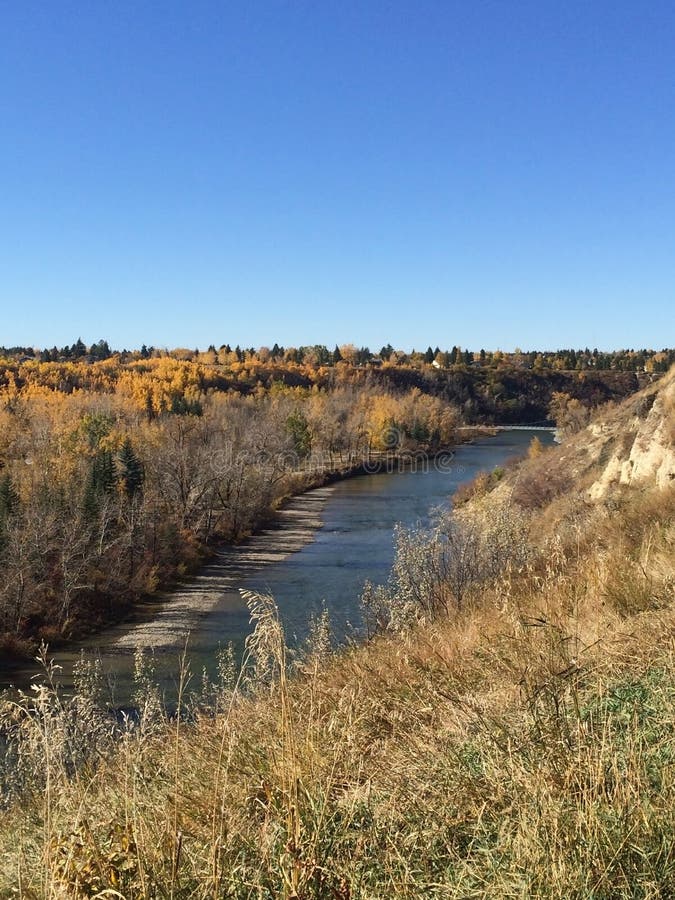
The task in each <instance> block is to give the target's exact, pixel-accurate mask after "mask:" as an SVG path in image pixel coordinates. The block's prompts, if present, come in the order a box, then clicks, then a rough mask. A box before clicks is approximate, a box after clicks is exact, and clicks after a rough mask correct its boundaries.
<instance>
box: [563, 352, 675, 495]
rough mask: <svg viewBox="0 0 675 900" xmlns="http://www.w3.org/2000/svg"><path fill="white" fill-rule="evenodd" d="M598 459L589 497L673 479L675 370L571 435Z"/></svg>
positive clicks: (663, 485) (660, 484)
mask: <svg viewBox="0 0 675 900" xmlns="http://www.w3.org/2000/svg"><path fill="white" fill-rule="evenodd" d="M584 440H585V443H586V449H587V451H588V452H590V453H591V455H592V456H594V457H595V458H596V460H597V463H596V466H597V468H598V469H599V470H600V474H599V476H598V477H596V479H595V480H594V481H593V483H592V484H591V486H590V488H589V495H590V496H591V498H592V499H600V498H601V497H604V496H605V495H606V494H607V493H608V492H609V491H611V490H612V488H613V487H615V486H618V485H630V486H642V485H644V486H654V485H656V486H657V487H665V486H666V485H667V484H670V482H671V481H673V480H675V370H671V371H670V372H669V373H668V374H667V375H666V376H664V378H662V379H661V380H660V381H659V382H658V383H657V384H656V385H654V386H652V387H650V388H647V389H646V390H645V391H642V392H641V393H640V394H638V395H637V396H636V397H634V398H632V399H631V400H630V401H627V403H625V404H624V405H622V407H621V408H620V409H619V410H617V411H616V412H615V413H614V414H612V415H610V416H609V417H607V418H606V419H604V420H601V421H599V422H595V423H593V424H591V425H590V426H589V427H588V428H587V429H586V430H585V432H582V433H580V434H579V435H576V436H575V443H576V442H577V441H579V442H584Z"/></svg>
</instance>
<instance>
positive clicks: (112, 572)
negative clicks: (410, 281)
mask: <svg viewBox="0 0 675 900" xmlns="http://www.w3.org/2000/svg"><path fill="white" fill-rule="evenodd" d="M383 350H384V351H385V352H384V354H383V355H380V356H379V357H377V358H373V354H371V353H370V352H369V351H368V352H367V353H366V352H365V350H364V352H360V351H359V352H357V351H356V349H355V348H353V347H350V346H343V347H342V348H341V349H340V348H336V349H335V351H332V352H331V353H329V352H328V351H327V350H326V348H317V347H314V348H301V350H295V351H293V352H291V351H289V350H284V349H283V348H279V347H275V348H272V350H267V349H266V348H262V349H260V350H258V351H253V350H250V351H242V350H240V349H239V348H235V350H232V349H231V348H228V347H226V346H224V347H221V348H220V350H219V351H215V348H212V349H210V350H208V351H206V352H204V353H200V352H198V351H194V352H193V351H180V350H177V351H171V352H166V351H164V352H160V351H156V350H153V349H148V348H143V349H142V350H141V351H139V352H137V353H128V352H126V351H124V352H122V353H114V352H113V351H112V350H111V349H110V347H109V346H108V345H107V343H106V342H105V341H99V342H98V344H94V345H92V346H91V347H88V348H87V347H86V346H85V345H84V344H83V343H82V342H81V341H78V342H76V343H75V344H73V345H72V347H65V348H61V350H58V349H57V348H54V350H52V351H43V352H39V353H36V352H35V351H31V350H26V348H13V350H11V351H6V354H7V357H6V359H5V360H4V362H3V363H2V365H1V366H0V566H1V568H2V571H3V579H2V583H1V584H0V644H1V646H2V649H3V652H4V654H5V657H6V658H7V657H8V656H11V655H20V654H24V655H25V654H26V653H31V652H34V650H35V648H36V646H37V642H38V641H40V640H46V641H48V642H51V643H54V642H56V641H59V640H64V639H69V638H72V637H74V636H77V635H78V634H81V633H83V632H85V631H87V630H91V629H95V628H96V627H98V626H100V625H101V624H103V623H106V622H110V621H114V620H117V619H119V618H121V617H123V616H124V615H125V614H127V612H128V611H129V609H130V607H131V606H132V605H133V604H134V603H135V602H136V601H137V600H138V598H140V597H142V596H143V595H147V594H151V593H153V592H154V591H156V590H157V589H158V588H160V587H162V586H164V585H169V584H171V583H173V582H175V580H176V579H178V578H180V577H182V576H184V575H186V574H188V573H190V572H191V571H193V570H194V569H195V568H196V567H197V566H198V565H199V563H200V562H201V561H202V560H203V559H204V558H205V556H206V555H207V554H208V548H209V546H210V545H211V544H212V542H214V541H219V540H228V541H232V540H239V539H241V538H242V537H243V536H245V535H247V534H249V533H250V532H251V531H252V530H253V529H255V528H256V527H258V526H259V525H260V524H261V523H262V522H264V521H265V520H266V518H267V517H269V515H270V514H271V513H272V512H273V510H274V509H275V507H277V506H278V504H279V503H281V502H282V501H283V499H284V498H285V497H287V496H289V495H290V494H292V493H295V492H297V491H299V490H303V489H304V488H307V487H309V486H312V485H315V484H320V483H321V482H322V480H323V479H324V478H326V477H331V476H333V475H335V474H341V473H345V472H349V471H352V470H354V469H355V468H358V466H359V465H360V464H361V463H362V462H363V461H364V460H365V461H368V460H371V459H372V457H373V455H374V454H375V455H376V454H382V453H386V452H390V453H397V452H406V451H418V452H425V453H433V452H436V451H437V450H439V449H442V448H446V447H448V446H449V445H451V444H452V443H453V442H454V441H455V440H457V437H458V427H459V426H461V425H466V424H476V423H481V422H493V423H498V422H513V421H518V420H522V421H525V422H528V421H529V422H531V421H536V420H544V419H546V417H548V416H549V415H551V414H552V413H551V410H553V414H554V415H556V416H558V417H559V418H560V421H561V422H562V421H563V419H564V420H565V421H566V422H574V423H576V427H581V425H582V424H585V422H586V421H587V419H588V416H589V415H590V410H591V409H592V408H594V407H596V406H598V405H599V404H601V403H603V402H606V401H607V400H610V399H615V400H616V399H620V398H621V397H623V396H626V395H627V394H629V393H631V392H632V391H634V390H636V389H637V388H638V386H639V383H640V379H644V378H647V377H655V376H652V375H650V376H647V375H645V373H644V371H643V372H642V373H641V374H640V375H638V374H636V372H635V371H634V370H635V368H636V365H637V362H640V363H644V365H641V366H637V367H638V368H642V369H644V368H645V366H646V362H647V361H649V360H656V363H657V364H658V365H661V362H662V361H663V360H665V359H667V358H669V357H668V352H667V351H663V353H664V354H665V356H664V355H663V354H662V355H659V354H653V355H652V356H649V360H648V359H647V357H645V358H644V359H643V358H642V357H640V359H639V360H638V361H637V362H636V360H635V359H634V360H633V363H635V364H636V365H634V366H633V370H631V371H628V370H627V369H624V368H623V363H622V364H621V366H619V362H620V361H621V360H624V359H625V357H624V356H612V357H611V359H610V357H609V356H608V357H607V360H605V359H604V356H602V355H598V354H596V355H594V354H593V353H590V351H589V354H590V355H589V357H588V360H587V362H588V365H585V364H584V366H585V367H583V366H581V367H580V368H578V369H575V371H573V372H569V371H563V370H562V369H561V368H560V367H559V366H556V367H554V368H553V369H551V370H549V371H544V367H542V366H541V365H537V366H535V365H534V363H532V365H531V366H530V363H529V357H528V358H527V359H525V356H522V358H521V357H517V358H516V356H515V355H513V354H512V355H509V356H508V357H507V356H506V355H504V354H489V355H488V354H482V355H481V354H477V355H475V354H474V355H471V354H468V353H467V352H466V351H464V352H460V351H459V349H458V348H453V351H451V352H449V354H446V355H447V356H448V359H445V357H444V358H443V359H442V360H441V361H440V362H439V361H438V360H437V359H436V356H437V354H436V355H435V354H434V353H433V352H432V354H431V355H432V357H433V358H432V359H431V362H429V361H428V356H429V354H428V353H427V354H422V355H421V356H420V357H419V358H418V356H416V355H415V354H410V355H401V354H397V353H395V351H393V349H392V350H391V352H389V351H388V350H387V348H383ZM439 352H440V351H439ZM469 356H471V359H469ZM583 358H584V359H585V358H586V357H585V356H584V357H583ZM574 359H575V365H576V362H578V361H579V359H580V357H579V355H578V354H576V352H575V357H574ZM608 360H609V361H610V362H611V363H612V364H613V365H615V369H613V370H611V371H607V372H600V371H596V370H595V368H597V366H598V365H600V364H610V362H608ZM591 362H593V364H592V365H591ZM446 364H447V365H446ZM655 365H656V364H655ZM594 367H595V368H594ZM652 368H654V366H652ZM551 404H553V406H552V405H551ZM556 404H557V405H556Z"/></svg>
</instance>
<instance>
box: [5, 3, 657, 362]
mask: <svg viewBox="0 0 675 900" xmlns="http://www.w3.org/2000/svg"><path fill="white" fill-rule="evenodd" d="M0 127H1V129H2V132H1V136H0V312H1V317H0V323H1V326H0V344H5V345H12V344H27V345H36V346H45V345H48V346H51V345H52V344H55V343H56V344H58V345H61V344H63V343H72V341H74V340H75V339H76V338H77V337H78V335H81V336H82V338H83V340H85V342H87V343H90V342H92V341H95V340H98V339H99V338H101V337H105V338H107V339H108V340H109V341H110V342H111V344H113V345H114V346H117V347H121V346H126V347H129V348H131V347H138V346H140V344H141V343H143V342H145V343H147V344H154V345H155V346H188V347H195V346H200V347H205V346H207V345H208V344H210V343H215V344H216V345H219V344H221V343H226V342H229V343H231V344H233V345H234V344H237V343H239V344H241V345H245V346H248V345H254V346H259V345H262V344H268V345H271V344H273V343H274V342H275V341H277V342H278V343H280V344H285V345H287V346H288V345H299V344H304V343H315V342H316V343H327V344H331V345H332V344H333V343H335V342H338V343H344V342H348V341H350V342H354V343H356V344H359V345H364V344H367V345H369V346H370V347H371V348H372V349H379V347H380V346H381V345H382V344H383V343H386V342H387V341H391V342H392V343H393V344H394V345H395V346H400V347H404V348H408V349H409V348H411V347H413V346H414V347H416V348H424V347H426V346H427V345H428V344H432V345H434V346H435V345H436V344H438V345H440V346H441V347H445V346H452V345H453V344H460V345H461V346H463V347H469V348H472V349H478V348H479V347H481V346H483V347H486V348H493V349H494V348H496V347H500V348H502V349H513V348H514V347H515V346H521V347H523V348H530V347H535V346H536V347H547V348H555V347H566V346H570V345H572V346H586V345H588V346H590V347H594V346H598V347H603V348H620V347H638V346H640V347H641V346H647V347H662V346H667V345H670V346H673V345H674V344H675V327H674V323H675V314H674V310H675V302H674V295H675V6H673V4H672V2H662V0H651V2H649V3H645V2H641V0H633V2H622V0H612V2H608V0H591V2H589V0H584V2H579V0H565V2H561V0H532V2H519V0H513V2H511V0H493V2H484V0H462V2H453V0H438V2H429V0H410V2H400V0H389V2H384V0H314V2H309V0H296V2H291V0H285V2H282V0H264V2H262V0H261V2H255V0H246V2H225V0H222V2H206V0H190V2H188V0H184V2H180V3H178V2H172V0H163V2H161V3H160V2H142V3H138V2H127V0H115V2H114V3H110V2H103V0H99V2H95V0H79V2H61V0H48V2H45V0H42V2H15V0H0Z"/></svg>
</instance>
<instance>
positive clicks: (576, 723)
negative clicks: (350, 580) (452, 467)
mask: <svg viewBox="0 0 675 900" xmlns="http://www.w3.org/2000/svg"><path fill="white" fill-rule="evenodd" d="M674 392H675V373H671V374H670V375H668V376H667V377H666V379H665V380H664V382H663V383H662V385H661V386H660V387H659V388H656V387H654V388H652V389H650V390H649V391H647V392H645V393H643V394H642V395H639V396H638V397H636V398H635V399H634V400H633V401H630V402H629V403H628V404H626V405H624V406H622V407H620V408H618V409H614V410H612V411H611V412H610V413H609V414H608V416H607V417H606V418H604V419H603V418H598V419H596V421H595V422H593V423H592V425H591V426H590V428H588V429H585V430H583V431H579V432H578V433H577V434H576V435H575V436H574V437H572V438H570V439H569V441H568V442H566V443H564V444H563V445H562V446H561V447H558V448H553V449H549V450H544V449H542V448H541V447H538V448H537V447H535V448H534V449H533V451H532V453H531V454H530V458H529V459H527V460H525V461H523V462H522V463H520V464H518V465H517V466H514V467H512V468H511V469H510V470H508V471H506V472H505V473H503V474H502V475H501V476H500V477H498V478H495V479H490V478H486V479H484V480H483V481H482V482H481V483H480V484H479V485H477V486H476V488H475V490H474V492H473V496H472V498H471V499H470V500H468V501H467V502H466V503H465V504H464V505H463V506H462V507H461V509H460V510H459V512H458V513H456V514H454V515H452V514H449V513H447V512H446V513H443V514H442V515H440V517H439V519H438V522H437V525H436V527H435V528H433V529H432V530H431V531H429V532H428V533H422V532H419V531H412V532H405V533H401V534H400V535H399V540H398V551H397V557H396V562H395V565H394V568H393V570H392V575H391V578H390V580H389V582H388V584H387V585H386V586H384V588H382V589H380V590H379V592H378V589H377V588H372V589H370V592H368V591H367V592H366V595H367V596H366V600H367V601H368V605H369V608H371V609H373V608H374V609H375V610H378V611H380V612H382V610H384V609H385V608H387V607H388V608H389V609H390V610H392V611H393V614H392V615H390V616H389V617H388V618H387V617H386V616H384V617H383V616H380V617H379V619H378V620H377V621H376V622H375V624H376V626H377V627H376V629H375V633H374V635H373V637H372V639H371V640H370V641H369V642H368V643H367V644H366V645H365V646H361V647H352V648H349V649H346V650H344V651H342V652H341V653H339V654H337V655H331V654H330V653H329V652H328V648H329V645H328V642H327V639H326V628H327V626H326V622H325V621H323V620H322V621H319V622H317V623H315V627H314V629H313V631H312V637H311V638H310V641H309V643H308V646H307V647H306V648H305V650H304V653H303V654H301V655H296V656H291V654H290V652H289V651H288V650H287V648H286V645H285V641H284V636H283V629H282V628H281V625H280V623H279V620H278V618H277V615H276V611H275V608H274V603H273V601H272V599H271V598H267V597H260V596H251V597H249V603H250V609H251V617H252V625H253V626H254V631H253V633H252V636H251V638H250V639H249V641H248V645H247V648H248V656H247V665H246V667H245V669H244V670H243V672H242V674H241V675H240V676H239V677H237V674H236V671H235V669H234V668H233V665H232V661H231V659H229V658H228V657H227V655H226V654H225V655H224V656H223V658H222V660H221V667H220V678H219V679H218V682H217V683H216V684H209V683H208V682H204V683H200V684H195V680H194V679H193V681H192V687H193V688H194V689H195V695H194V696H193V698H192V699H191V700H189V699H188V695H189V693H190V680H189V676H188V668H187V664H186V663H184V665H183V679H182V683H183V685H184V688H183V690H182V691H181V700H180V702H179V707H178V711H177V712H176V711H174V714H173V715H172V716H171V717H167V716H166V715H165V714H164V713H163V711H162V707H161V703H160V700H159V698H158V696H157V692H156V689H155V688H154V686H153V683H152V678H151V672H150V671H149V668H148V661H147V660H145V661H144V660H143V659H142V658H139V660H138V667H137V684H138V697H137V702H136V706H137V713H138V715H134V717H133V720H128V721H127V722H126V723H122V724H120V723H119V722H117V723H113V722H111V720H110V719H109V718H107V717H106V716H105V715H104V714H103V713H102V712H101V710H100V709H99V707H98V706H97V704H96V702H95V701H96V697H97V695H98V693H99V690H100V679H99V675H98V673H97V669H96V664H95V663H94V662H86V661H83V663H82V666H81V669H80V673H79V691H78V694H77V696H76V697H75V698H73V699H70V700H61V699H59V696H58V693H57V691H56V689H55V688H54V687H53V686H51V687H50V686H49V685H46V686H43V687H40V688H39V689H38V690H36V691H35V692H34V696H31V697H26V698H23V699H22V700H20V701H19V702H18V703H15V702H12V703H6V704H5V705H4V707H3V710H2V722H3V735H4V742H5V743H4V747H5V757H4V758H5V760H6V761H7V764H6V766H5V769H4V772H3V789H4V800H5V807H6V808H5V811H4V813H3V814H2V829H1V831H0V835H1V837H0V883H2V884H3V885H5V886H6V887H5V891H6V893H7V895H8V896H17V897H26V898H28V897H52V898H56V897H74V898H79V897H92V896H121V897H125V898H150V897H176V898H178V897H180V898H187V897H190V898H207V897H213V898H215V897H224V896H227V897H242V898H244V897H247V898H248V897H269V898H273V897H287V898H292V897H294V898H345V900H346V898H384V897H410V898H417V897H439V898H441V897H443V898H447V897H458V898H459V897H462V898H464V897H513V898H516V897H549V898H559V900H563V898H587V897H594V898H617V897H626V898H628V897H631V898H636V897H643V898H647V897H668V896H671V895H673V893H675V855H674V852H673V846H674V842H673V837H674V835H675V782H674V775H675V749H674V747H673V708H674V706H675V703H674V701H675V657H674V655H673V651H674V649H675V479H673V474H675V471H674V466H673V463H674V456H673V443H674V440H675V401H674V399H673V398H674ZM650 436H651V437H650ZM631 460H632V465H628V463H629V462H630V461H631ZM546 472H558V473H560V480H559V482H558V486H557V488H556V490H555V491H552V492H542V491H541V490H540V487H541V485H542V483H543V482H544V481H545V473H546ZM608 473H609V474H608ZM563 476H564V477H563ZM490 560H494V561H495V565H494V568H490V567H489V565H488V563H489V562H490ZM374 595H376V597H375V599H376V600H377V603H376V604H375V605H374V606H373V603H372V600H373V597H374ZM197 681H198V679H197ZM200 697H201V698H203V699H202V700H200ZM113 731H116V732H117V733H116V735H115V736H114V737H111V732H113ZM12 754H13V755H12ZM105 892H107V893H105Z"/></svg>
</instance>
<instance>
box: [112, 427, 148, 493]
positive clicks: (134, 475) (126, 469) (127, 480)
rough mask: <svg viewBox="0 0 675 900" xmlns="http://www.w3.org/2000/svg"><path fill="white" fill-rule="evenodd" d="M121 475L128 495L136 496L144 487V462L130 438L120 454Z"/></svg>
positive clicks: (125, 441) (123, 445)
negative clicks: (135, 450) (138, 455)
mask: <svg viewBox="0 0 675 900" xmlns="http://www.w3.org/2000/svg"><path fill="white" fill-rule="evenodd" d="M118 460H119V465H120V468H119V476H120V478H121V480H122V483H123V485H124V491H125V493H126V495H127V497H129V498H131V497H134V496H135V495H136V494H137V493H138V492H139V491H140V490H141V488H142V487H143V482H144V481H145V471H144V469H143V463H142V462H141V461H140V459H139V458H138V457H137V456H136V453H135V452H134V448H133V446H132V444H131V439H130V438H125V440H124V443H123V444H122V449H121V450H120V452H119V454H118Z"/></svg>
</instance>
